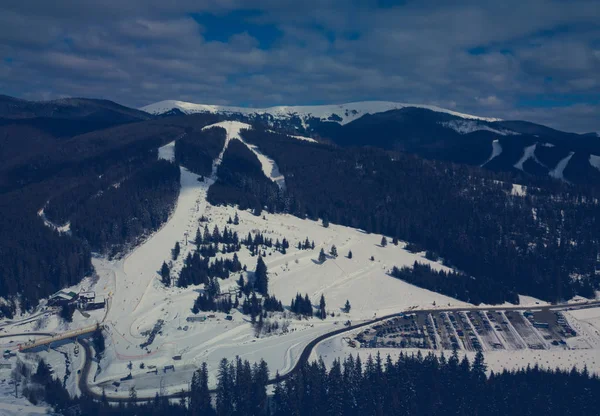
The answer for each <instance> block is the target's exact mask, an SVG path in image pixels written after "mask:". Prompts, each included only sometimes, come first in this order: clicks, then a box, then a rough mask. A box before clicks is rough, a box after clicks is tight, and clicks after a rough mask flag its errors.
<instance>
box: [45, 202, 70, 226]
mask: <svg viewBox="0 0 600 416" xmlns="http://www.w3.org/2000/svg"><path fill="white" fill-rule="evenodd" d="M46 205H48V201H46V204H45V205H44V207H43V208H42V209H40V210H39V211H38V213H37V214H38V217H40V218H41V219H42V221H44V225H45V226H46V227H48V228H51V229H53V230H55V231H58V232H59V233H60V234H63V233H68V232H70V231H71V222H70V221H68V222H66V223H65V224H63V225H58V224H55V223H53V222H52V221H50V220H49V219H48V217H46V214H45V213H44V209H45V208H46Z"/></svg>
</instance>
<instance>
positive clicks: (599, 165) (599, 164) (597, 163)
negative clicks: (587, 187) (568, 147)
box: [590, 155, 600, 170]
mask: <svg viewBox="0 0 600 416" xmlns="http://www.w3.org/2000/svg"><path fill="white" fill-rule="evenodd" d="M590 165H592V166H593V167H595V168H596V169H598V170H600V156H596V155H590Z"/></svg>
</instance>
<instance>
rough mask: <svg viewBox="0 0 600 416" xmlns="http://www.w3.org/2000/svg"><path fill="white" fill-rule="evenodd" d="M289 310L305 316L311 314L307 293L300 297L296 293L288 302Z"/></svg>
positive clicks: (311, 307)
mask: <svg viewBox="0 0 600 416" xmlns="http://www.w3.org/2000/svg"><path fill="white" fill-rule="evenodd" d="M290 311H292V312H294V313H295V314H296V315H301V316H305V317H311V316H313V306H312V303H311V301H310V298H309V297H308V294H306V295H304V297H302V295H300V293H297V294H296V298H295V299H292V301H291V303H290Z"/></svg>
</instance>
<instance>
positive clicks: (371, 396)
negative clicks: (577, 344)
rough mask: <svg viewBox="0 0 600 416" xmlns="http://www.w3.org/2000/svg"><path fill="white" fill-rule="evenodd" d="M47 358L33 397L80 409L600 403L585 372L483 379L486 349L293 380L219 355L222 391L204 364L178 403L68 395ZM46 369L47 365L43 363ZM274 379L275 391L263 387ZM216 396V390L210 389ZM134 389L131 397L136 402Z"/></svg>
mask: <svg viewBox="0 0 600 416" xmlns="http://www.w3.org/2000/svg"><path fill="white" fill-rule="evenodd" d="M45 365H46V364H44V362H43V361H42V362H41V363H40V366H39V367H38V369H37V371H36V372H35V373H34V375H33V376H32V379H33V381H36V382H37V383H40V388H39V389H32V390H31V391H30V392H28V393H27V394H28V395H29V397H30V399H31V400H33V402H34V403H36V402H37V401H39V400H45V401H46V402H47V403H49V404H51V405H52V406H54V407H55V408H56V409H57V410H58V411H62V410H65V409H67V408H71V409H72V408H73V405H76V406H78V408H79V410H80V411H81V414H84V415H87V416H96V415H98V416H100V415H102V416H104V415H140V414H143V415H157V416H158V415H170V416H176V415H182V416H183V415H186V416H206V415H213V416H234V415H235V416H238V415H239V416H289V415H298V416H321V415H336V416H345V415H348V416H350V415H352V416H353V415H360V416H371V415H372V416H390V415H402V416H404V415H411V416H419V415H428V416H434V415H482V416H483V415H485V416H487V415H492V416H504V415H511V416H520V415H523V416H525V415H537V414H543V415H548V416H563V415H595V414H598V409H599V408H600V395H598V392H599V391H600V379H598V377H596V376H591V375H590V374H588V372H587V370H586V369H583V370H576V369H573V370H571V371H561V370H546V369H541V368H538V367H537V366H535V367H527V368H526V369H522V370H519V371H510V372H509V371H506V370H504V371H503V372H501V373H491V374H490V375H489V376H488V375H486V374H487V373H486V364H485V362H484V360H483V355H482V354H481V353H478V354H477V355H476V356H475V358H474V359H473V361H472V362H470V361H469V359H467V358H460V357H459V356H458V355H457V354H456V353H453V354H452V355H450V356H449V357H444V356H443V355H442V356H441V357H437V356H436V355H434V354H432V353H430V354H428V355H426V356H422V355H421V353H420V352H419V353H417V354H416V355H410V356H409V355H404V354H402V353H401V354H400V355H399V357H398V358H397V359H392V358H390V357H389V356H388V357H386V358H383V357H380V356H379V355H378V356H376V357H371V356H369V357H368V358H366V359H364V360H361V358H360V357H358V356H357V357H356V358H355V357H352V356H348V357H347V358H345V359H344V360H343V361H338V360H336V361H334V362H333V364H332V365H331V366H330V367H329V368H328V367H326V366H325V364H324V363H323V362H322V361H318V362H312V363H304V364H303V365H301V366H300V367H299V368H298V371H295V372H294V373H292V374H291V375H290V376H285V377H281V378H278V375H275V376H274V380H273V381H272V382H270V381H269V378H270V377H269V376H271V377H273V375H272V374H271V375H270V374H269V369H268V367H267V365H266V363H265V362H264V361H261V362H260V363H258V364H252V365H251V364H250V363H249V362H248V361H242V360H241V359H240V358H236V359H234V360H232V361H228V360H226V359H224V360H222V361H221V363H220V365H219V368H218V373H217V386H216V390H210V389H209V384H208V382H209V377H208V368H207V366H206V364H202V365H201V366H200V368H199V369H198V370H197V371H196V372H195V373H194V375H193V378H192V380H191V384H190V394H189V395H187V394H185V395H182V396H181V397H180V398H179V400H178V401H177V402H173V401H169V399H167V398H166V397H161V396H160V395H159V394H158V393H157V394H156V396H155V397H154V398H153V399H151V400H148V401H141V402H140V403H136V402H130V403H126V404H125V403H120V404H119V405H117V406H115V405H110V404H108V402H107V400H105V399H101V400H100V401H95V400H93V399H92V398H90V397H85V396H84V397H81V398H78V399H69V396H68V394H66V391H65V390H64V388H63V387H62V384H61V383H60V382H58V380H56V381H53V380H52V376H51V375H50V373H49V372H48V370H47V368H46V369H44V368H43V367H42V366H45ZM40 367H41V368H40ZM271 383H273V384H274V390H273V395H272V396H269V395H267V385H268V384H271ZM213 394H214V395H213ZM136 397H137V393H136V392H135V389H132V390H131V391H130V398H131V399H135V398H136Z"/></svg>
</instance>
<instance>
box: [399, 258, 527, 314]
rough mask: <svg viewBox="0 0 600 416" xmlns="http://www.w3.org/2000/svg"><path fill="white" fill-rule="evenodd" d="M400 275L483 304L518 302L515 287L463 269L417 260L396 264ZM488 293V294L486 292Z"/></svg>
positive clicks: (446, 293) (425, 286)
mask: <svg viewBox="0 0 600 416" xmlns="http://www.w3.org/2000/svg"><path fill="white" fill-rule="evenodd" d="M390 274H391V275H392V276H393V277H395V278H397V279H401V280H404V281H405V282H408V283H410V284H413V285H415V286H419V287H422V288H424V289H428V290H432V291H434V292H438V293H442V294H444V295H446V296H450V297H452V298H455V299H459V300H462V301H465V302H469V303H473V304H475V305H479V304H480V303H504V302H511V303H518V302H519V298H518V296H517V295H516V294H515V292H514V291H513V290H511V288H507V287H504V286H503V285H502V284H501V283H498V282H495V281H493V280H491V279H473V278H472V277H470V276H467V275H465V274H463V273H457V272H454V271H449V272H446V271H444V270H439V271H438V270H435V269H432V268H431V266H430V265H429V264H423V263H419V262H417V261H415V263H414V264H413V267H412V268H411V267H406V266H404V267H402V268H400V269H399V268H398V267H396V266H394V267H393V268H392V271H391V273H390ZM484 293H485V295H483V294H484Z"/></svg>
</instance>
